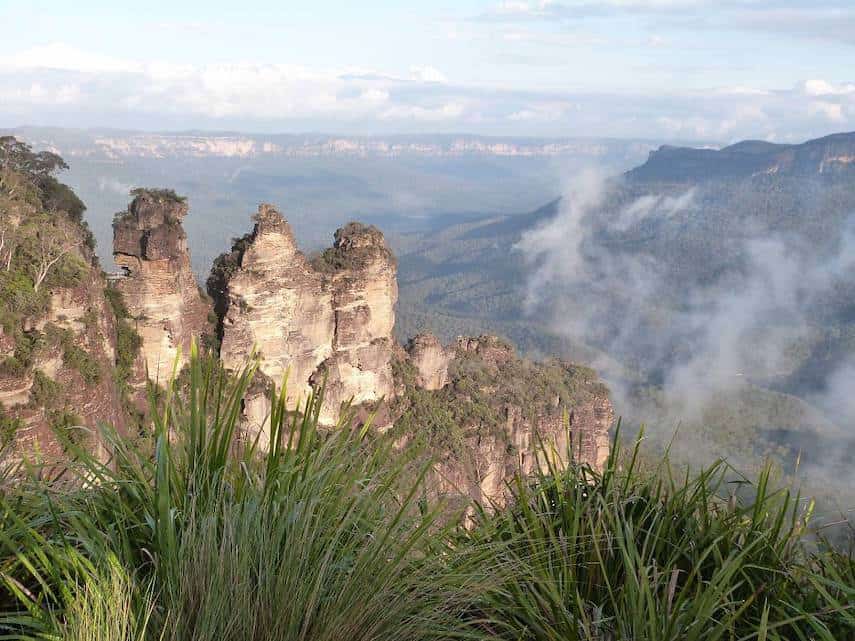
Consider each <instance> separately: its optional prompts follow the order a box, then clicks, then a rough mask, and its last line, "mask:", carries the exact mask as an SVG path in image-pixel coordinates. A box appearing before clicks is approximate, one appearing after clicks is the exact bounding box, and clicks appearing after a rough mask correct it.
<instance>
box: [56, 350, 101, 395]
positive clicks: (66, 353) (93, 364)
mask: <svg viewBox="0 0 855 641" xmlns="http://www.w3.org/2000/svg"><path fill="white" fill-rule="evenodd" d="M62 362H63V363H65V364H66V365H68V366H69V367H71V368H74V369H76V370H77V371H78V372H79V373H80V376H82V377H83V381H84V382H85V383H86V384H87V385H96V384H97V383H98V382H99V381H100V380H101V367H100V365H98V361H96V360H95V358H93V357H92V355H91V354H90V353H89V352H87V351H86V350H85V349H83V348H82V347H80V346H79V345H76V344H74V343H71V342H67V343H66V344H65V345H64V347H63V352H62Z"/></svg>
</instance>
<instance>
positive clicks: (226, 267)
mask: <svg viewBox="0 0 855 641" xmlns="http://www.w3.org/2000/svg"><path fill="white" fill-rule="evenodd" d="M251 242H252V233H248V234H244V235H243V236H241V237H239V238H232V249H231V251H229V252H224V253H222V254H220V255H219V256H217V257H216V258H215V259H214V264H213V265H212V266H211V273H210V274H209V275H208V279H207V281H205V290H206V291H207V293H208V296H210V297H211V300H212V301H213V303H214V305H213V316H212V317H209V318H208V320H209V321H210V322H211V323H212V325H213V326H214V327H215V333H216V335H215V337H211V339H210V340H209V341H208V342H209V344H208V345H207V347H208V348H209V349H211V350H213V351H214V352H218V351H219V348H220V343H221V342H222V338H223V327H222V319H223V318H225V316H226V312H227V311H228V307H229V297H228V286H229V280H230V279H231V277H232V276H233V275H234V274H235V272H236V271H237V270H238V268H239V267H240V263H241V260H242V259H243V254H244V252H245V251H246V248H247V247H248V246H249V244H250V243H251Z"/></svg>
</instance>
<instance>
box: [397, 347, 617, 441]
mask: <svg viewBox="0 0 855 641" xmlns="http://www.w3.org/2000/svg"><path fill="white" fill-rule="evenodd" d="M485 340H488V341H491V344H492V345H493V347H495V348H496V349H498V350H500V351H502V352H504V353H505V354H506V355H507V357H506V358H504V359H503V360H502V362H501V363H500V364H498V365H496V364H491V363H488V362H486V361H485V360H484V358H482V356H480V355H479V354H477V353H474V352H466V351H460V350H459V351H458V353H457V355H456V356H455V358H454V359H453V360H452V361H451V363H450V365H449V384H448V385H446V386H445V387H444V388H443V389H441V390H435V391H428V390H424V389H420V388H419V387H418V386H417V385H416V372H415V368H414V366H413V365H412V364H410V363H409V362H408V361H395V362H394V363H393V375H394V377H395V380H396V381H397V382H398V383H399V384H401V385H403V387H404V393H403V394H402V395H401V396H400V397H398V398H397V399H396V400H395V410H396V411H395V414H396V415H399V416H400V418H399V419H398V420H397V421H396V423H395V430H396V432H397V433H398V434H401V435H407V436H409V437H418V438H419V439H422V440H424V441H425V442H426V444H427V445H428V446H429V447H430V448H431V449H433V450H436V451H442V452H447V453H450V454H452V455H453V456H455V457H457V458H460V457H462V456H463V455H465V453H466V438H467V436H471V435H484V434H492V435H496V436H499V437H500V438H504V437H505V436H506V431H505V429H504V426H505V424H506V422H507V408H508V406H509V405H512V406H515V407H519V408H520V409H521V411H522V412H523V416H524V417H526V418H528V419H531V420H535V419H536V418H537V417H538V416H541V415H543V414H546V413H549V412H554V411H556V408H557V407H558V406H559V404H563V406H565V407H572V406H574V405H575V404H577V403H580V402H584V401H586V400H588V399H590V398H591V397H592V396H599V397H607V396H608V390H607V389H606V388H605V386H604V385H603V384H602V383H601V382H599V380H598V378H597V375H596V373H595V372H594V371H593V370H591V369H588V368H586V367H580V366H575V365H569V364H566V363H562V362H560V361H546V362H544V363H534V362H532V361H531V360H528V359H521V358H517V357H516V355H515V354H514V352H513V348H512V347H511V346H510V345H509V344H508V343H507V342H506V341H503V340H501V339H496V338H489V339H485Z"/></svg>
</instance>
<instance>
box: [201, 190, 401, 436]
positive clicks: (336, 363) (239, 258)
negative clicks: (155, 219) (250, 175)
mask: <svg viewBox="0 0 855 641" xmlns="http://www.w3.org/2000/svg"><path fill="white" fill-rule="evenodd" d="M208 284H209V291H210V292H211V294H212V295H213V296H214V298H215V300H216V301H217V311H218V313H219V314H220V316H221V319H222V320H221V330H220V333H221V346H220V357H221V359H222V361H223V364H224V365H225V366H226V368H229V369H236V368H238V367H239V366H240V365H242V364H243V363H245V362H246V358H247V355H248V354H250V353H251V352H252V350H253V348H254V349H255V350H256V352H257V354H258V357H259V369H260V372H261V373H262V374H263V375H264V376H265V377H267V378H268V379H269V380H270V381H272V382H273V383H275V384H277V385H279V384H281V383H282V381H283V380H284V377H285V375H286V373H287V377H288V378H287V380H288V383H287V392H288V402H289V403H290V404H292V406H293V405H294V404H296V403H297V402H298V400H299V399H301V398H305V396H306V395H307V394H308V393H309V391H310V390H311V389H312V387H313V386H317V385H319V384H321V383H324V384H325V391H326V393H325V402H324V407H323V409H322V413H321V421H322V422H323V423H324V424H328V425H329V424H334V423H335V422H336V421H337V420H338V415H339V411H340V408H341V404H342V403H343V402H347V401H350V400H352V401H353V403H354V404H362V403H369V402H374V401H377V400H378V399H380V398H381V397H384V396H389V395H390V394H391V392H392V370H391V364H390V363H391V354H392V346H393V340H392V328H393V326H394V323H395V313H394V306H395V302H396V301H397V296H398V289H397V281H396V279H395V261H394V258H393V257H392V254H391V252H390V251H389V248H388V247H387V245H386V242H385V240H384V238H383V235H382V234H381V233H380V232H379V231H378V230H376V229H374V228H373V227H367V226H363V225H359V224H356V223H352V224H350V225H348V226H346V227H344V228H342V229H340V230H338V231H337V232H336V235H335V243H334V245H333V247H331V248H329V249H328V250H326V251H325V252H323V253H322V254H321V255H320V256H318V257H316V258H315V260H313V261H309V260H308V259H307V258H306V256H304V254H303V253H302V252H301V251H300V250H299V249H298V248H297V245H296V243H295V242H294V236H293V233H292V232H291V228H290V226H289V225H288V223H287V222H286V221H285V219H284V218H283V217H282V215H281V214H280V213H279V212H278V211H276V209H275V208H273V207H272V206H270V205H261V206H260V207H259V210H258V213H257V214H256V216H255V227H254V229H253V231H252V233H250V234H248V235H247V236H244V237H243V238H241V239H239V240H238V241H236V243H235V245H234V247H233V248H232V252H231V253H229V254H224V255H223V256H221V257H220V258H218V259H217V262H216V263H215V266H214V271H213V273H212V277H211V279H209V283H208ZM256 405H257V406H258V409H259V412H253V414H254V416H253V417H251V418H250V420H251V421H252V422H253V423H254V424H255V426H256V429H259V428H260V427H261V425H262V424H263V420H264V412H263V408H264V404H263V403H260V404H253V403H252V402H250V403H249V406H251V407H256Z"/></svg>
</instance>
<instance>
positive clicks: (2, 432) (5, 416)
mask: <svg viewBox="0 0 855 641" xmlns="http://www.w3.org/2000/svg"><path fill="white" fill-rule="evenodd" d="M21 427H23V422H22V421H21V419H20V418H18V417H17V416H10V415H9V413H8V412H7V411H6V409H5V408H3V407H0V454H2V450H3V448H5V447H7V446H8V445H9V443H11V442H12V441H13V440H14V439H15V434H16V433H17V432H18V430H19V429H21Z"/></svg>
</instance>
